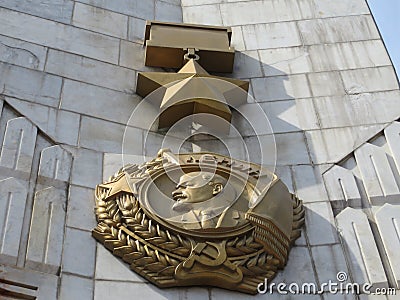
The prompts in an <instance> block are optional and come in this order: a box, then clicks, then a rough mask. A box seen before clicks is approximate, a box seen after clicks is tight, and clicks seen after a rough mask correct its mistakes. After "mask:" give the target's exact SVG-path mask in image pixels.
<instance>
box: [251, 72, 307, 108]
mask: <svg viewBox="0 0 400 300" xmlns="http://www.w3.org/2000/svg"><path fill="white" fill-rule="evenodd" d="M251 83H252V85H253V92H254V97H255V100H256V101H257V102H263V101H276V100H289V99H294V98H307V97H311V93H310V89H309V86H308V83H307V78H306V76H305V75H304V74H298V75H290V76H275V77H266V78H254V79H252V80H251Z"/></svg>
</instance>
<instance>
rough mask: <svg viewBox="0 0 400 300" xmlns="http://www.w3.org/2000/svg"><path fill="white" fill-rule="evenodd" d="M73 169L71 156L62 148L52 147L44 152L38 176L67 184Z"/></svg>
mask: <svg viewBox="0 0 400 300" xmlns="http://www.w3.org/2000/svg"><path fill="white" fill-rule="evenodd" d="M71 167H72V156H71V154H70V153H68V152H67V151H66V150H64V149H63V148H61V146H58V145H57V146H51V147H48V148H46V149H43V150H42V153H41V156H40V164H39V172H38V175H39V176H44V177H48V178H53V179H57V180H61V181H66V182H67V181H69V176H70V171H71Z"/></svg>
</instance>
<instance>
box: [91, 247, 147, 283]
mask: <svg viewBox="0 0 400 300" xmlns="http://www.w3.org/2000/svg"><path fill="white" fill-rule="evenodd" d="M97 279H100V280H120V281H125V282H143V283H145V282H146V280H145V279H144V278H143V277H141V276H140V275H138V274H136V273H135V272H134V271H132V270H131V269H130V268H129V265H128V264H126V263H125V262H124V261H122V260H120V259H118V258H117V257H115V256H114V255H113V254H112V253H111V252H110V251H109V250H107V249H106V248H105V247H104V246H103V245H100V244H98V245H97V258H96V280H97Z"/></svg>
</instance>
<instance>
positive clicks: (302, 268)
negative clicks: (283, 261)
mask: <svg viewBox="0 0 400 300" xmlns="http://www.w3.org/2000/svg"><path fill="white" fill-rule="evenodd" d="M272 282H275V283H276V284H278V283H280V282H290V283H293V282H294V283H297V284H299V286H301V285H302V284H303V283H305V282H315V276H314V271H313V268H312V262H311V257H310V253H309V250H308V249H307V247H300V246H297V247H293V248H292V249H291V250H290V253H289V260H288V263H287V265H286V266H285V269H284V270H282V271H280V272H278V273H277V274H276V277H275V278H274V279H273V280H272ZM286 290H287V287H286ZM264 297H265V295H264Z"/></svg>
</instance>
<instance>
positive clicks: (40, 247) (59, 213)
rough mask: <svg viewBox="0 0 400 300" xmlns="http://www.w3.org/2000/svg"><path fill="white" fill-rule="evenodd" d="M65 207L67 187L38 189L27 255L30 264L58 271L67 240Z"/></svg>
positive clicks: (44, 270) (45, 270) (29, 266)
mask: <svg viewBox="0 0 400 300" xmlns="http://www.w3.org/2000/svg"><path fill="white" fill-rule="evenodd" d="M65 211H66V196H65V191H60V190H57V189H56V188H54V187H50V188H47V189H44V190H41V191H37V192H36V194H35V198H34V200H33V213H32V221H31V228H30V232H29V241H28V250H27V255H26V266H27V267H28V268H32V269H34V270H38V271H42V272H46V273H53V274H57V273H58V271H59V268H60V266H61V253H62V248H63V240H64V224H65Z"/></svg>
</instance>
